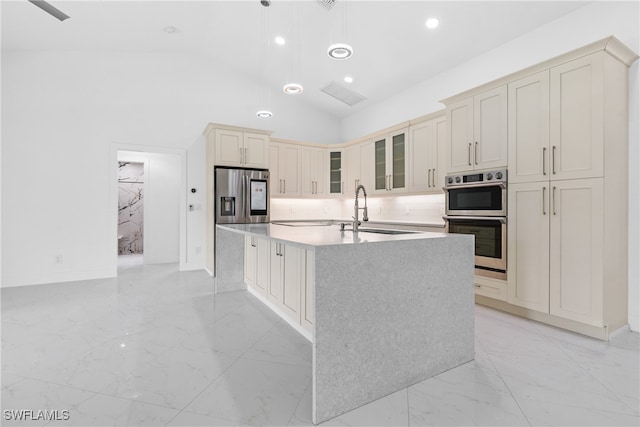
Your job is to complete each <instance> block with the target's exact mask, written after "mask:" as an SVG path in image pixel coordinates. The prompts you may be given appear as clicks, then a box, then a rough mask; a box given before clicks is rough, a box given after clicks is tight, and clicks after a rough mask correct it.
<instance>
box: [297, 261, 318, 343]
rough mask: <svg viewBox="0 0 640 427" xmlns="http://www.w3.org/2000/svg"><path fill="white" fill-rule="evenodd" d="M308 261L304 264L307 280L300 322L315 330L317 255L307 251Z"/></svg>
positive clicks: (304, 286) (304, 284)
mask: <svg viewBox="0 0 640 427" xmlns="http://www.w3.org/2000/svg"><path fill="white" fill-rule="evenodd" d="M305 258H306V263H305V266H304V271H305V280H304V283H303V286H302V306H301V307H300V324H301V325H302V327H303V328H305V329H306V330H308V331H310V332H313V322H314V317H315V311H314V304H315V300H314V291H315V275H316V271H315V255H314V253H313V252H312V251H305Z"/></svg>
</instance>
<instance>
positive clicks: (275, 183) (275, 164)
mask: <svg viewBox="0 0 640 427" xmlns="http://www.w3.org/2000/svg"><path fill="white" fill-rule="evenodd" d="M270 151H271V154H270V157H271V168H270V171H271V177H270V180H271V184H270V186H271V197H291V196H299V195H300V146H299V145H295V144H285V143H279V142H278V143H271V147H270Z"/></svg>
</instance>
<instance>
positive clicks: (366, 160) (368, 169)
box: [347, 141, 375, 197]
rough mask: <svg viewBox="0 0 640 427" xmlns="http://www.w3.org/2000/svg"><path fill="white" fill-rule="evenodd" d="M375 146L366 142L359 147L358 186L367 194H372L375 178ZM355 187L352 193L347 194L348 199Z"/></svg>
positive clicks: (352, 193) (371, 142)
mask: <svg viewBox="0 0 640 427" xmlns="http://www.w3.org/2000/svg"><path fill="white" fill-rule="evenodd" d="M374 166H375V146H374V143H373V141H368V142H365V143H363V144H361V145H360V178H358V185H360V184H362V185H364V187H365V188H366V189H367V192H368V193H373V189H374V186H373V184H374V177H375V169H374ZM355 189H356V187H354V188H353V191H352V192H350V193H347V196H348V197H351V196H353V195H354V194H355Z"/></svg>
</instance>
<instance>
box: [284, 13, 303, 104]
mask: <svg viewBox="0 0 640 427" xmlns="http://www.w3.org/2000/svg"><path fill="white" fill-rule="evenodd" d="M290 7H291V54H290V58H291V64H290V66H289V74H288V76H287V83H286V84H285V85H284V86H283V87H282V91H283V92H284V93H286V94H287V95H300V94H301V93H302V91H303V87H302V85H301V84H300V83H296V82H295V81H294V78H295V76H296V75H297V74H299V73H300V16H299V15H300V13H299V9H298V4H297V2H295V1H292V2H290ZM294 7H295V11H294ZM294 12H295V13H294ZM296 14H297V15H298V16H295V15H296ZM294 43H295V44H296V45H295V46H294Z"/></svg>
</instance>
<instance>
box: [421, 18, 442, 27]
mask: <svg viewBox="0 0 640 427" xmlns="http://www.w3.org/2000/svg"><path fill="white" fill-rule="evenodd" d="M425 25H426V26H427V28H430V29H434V28H436V27H437V26H438V25H440V21H438V19H437V18H429V19H427V22H426V23H425Z"/></svg>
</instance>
